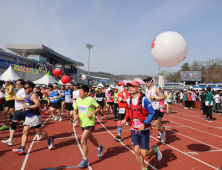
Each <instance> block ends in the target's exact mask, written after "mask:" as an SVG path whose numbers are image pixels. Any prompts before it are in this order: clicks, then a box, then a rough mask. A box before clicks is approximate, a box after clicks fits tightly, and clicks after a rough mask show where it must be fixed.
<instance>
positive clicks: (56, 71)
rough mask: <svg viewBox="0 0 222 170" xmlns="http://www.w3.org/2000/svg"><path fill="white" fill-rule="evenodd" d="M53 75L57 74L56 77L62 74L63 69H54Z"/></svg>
mask: <svg viewBox="0 0 222 170" xmlns="http://www.w3.org/2000/svg"><path fill="white" fill-rule="evenodd" d="M52 73H53V75H54V76H56V77H59V76H61V74H62V70H61V69H60V68H55V69H54V70H53V71H52Z"/></svg>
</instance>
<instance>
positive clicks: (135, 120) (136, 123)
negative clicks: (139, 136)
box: [133, 119, 142, 129]
mask: <svg viewBox="0 0 222 170" xmlns="http://www.w3.org/2000/svg"><path fill="white" fill-rule="evenodd" d="M141 124H142V123H141V122H140V121H139V119H133V127H134V128H136V129H138V127H139V125H141Z"/></svg>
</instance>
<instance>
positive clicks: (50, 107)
mask: <svg viewBox="0 0 222 170" xmlns="http://www.w3.org/2000/svg"><path fill="white" fill-rule="evenodd" d="M48 88H49V98H48V106H49V110H50V112H51V114H52V118H51V119H55V115H54V114H53V112H52V110H53V108H52V105H53V103H54V101H53V97H54V93H53V86H52V85H51V84H50V85H48Z"/></svg>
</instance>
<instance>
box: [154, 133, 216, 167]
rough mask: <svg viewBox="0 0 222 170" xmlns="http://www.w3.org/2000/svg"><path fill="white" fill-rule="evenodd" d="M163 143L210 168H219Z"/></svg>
mask: <svg viewBox="0 0 222 170" xmlns="http://www.w3.org/2000/svg"><path fill="white" fill-rule="evenodd" d="M150 137H151V138H153V139H155V140H156V141H158V142H160V141H159V140H158V139H156V138H154V137H153V136H150ZM163 144H165V145H167V146H169V147H170V148H173V149H175V150H176V151H178V152H180V153H182V154H184V155H187V156H189V157H190V158H192V159H195V160H196V161H198V162H201V163H203V164H205V165H207V166H209V167H211V168H213V169H216V170H219V169H218V168H216V167H214V166H212V165H210V164H208V163H206V162H204V161H201V160H200V159H197V158H195V157H193V156H190V155H189V154H187V153H185V152H183V151H181V150H179V149H177V148H174V147H173V146H171V145H169V144H166V143H163Z"/></svg>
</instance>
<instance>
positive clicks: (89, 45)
mask: <svg viewBox="0 0 222 170" xmlns="http://www.w3.org/2000/svg"><path fill="white" fill-rule="evenodd" d="M86 48H88V49H89V55H88V75H89V58H90V49H91V48H93V45H91V44H87V43H86Z"/></svg>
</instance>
